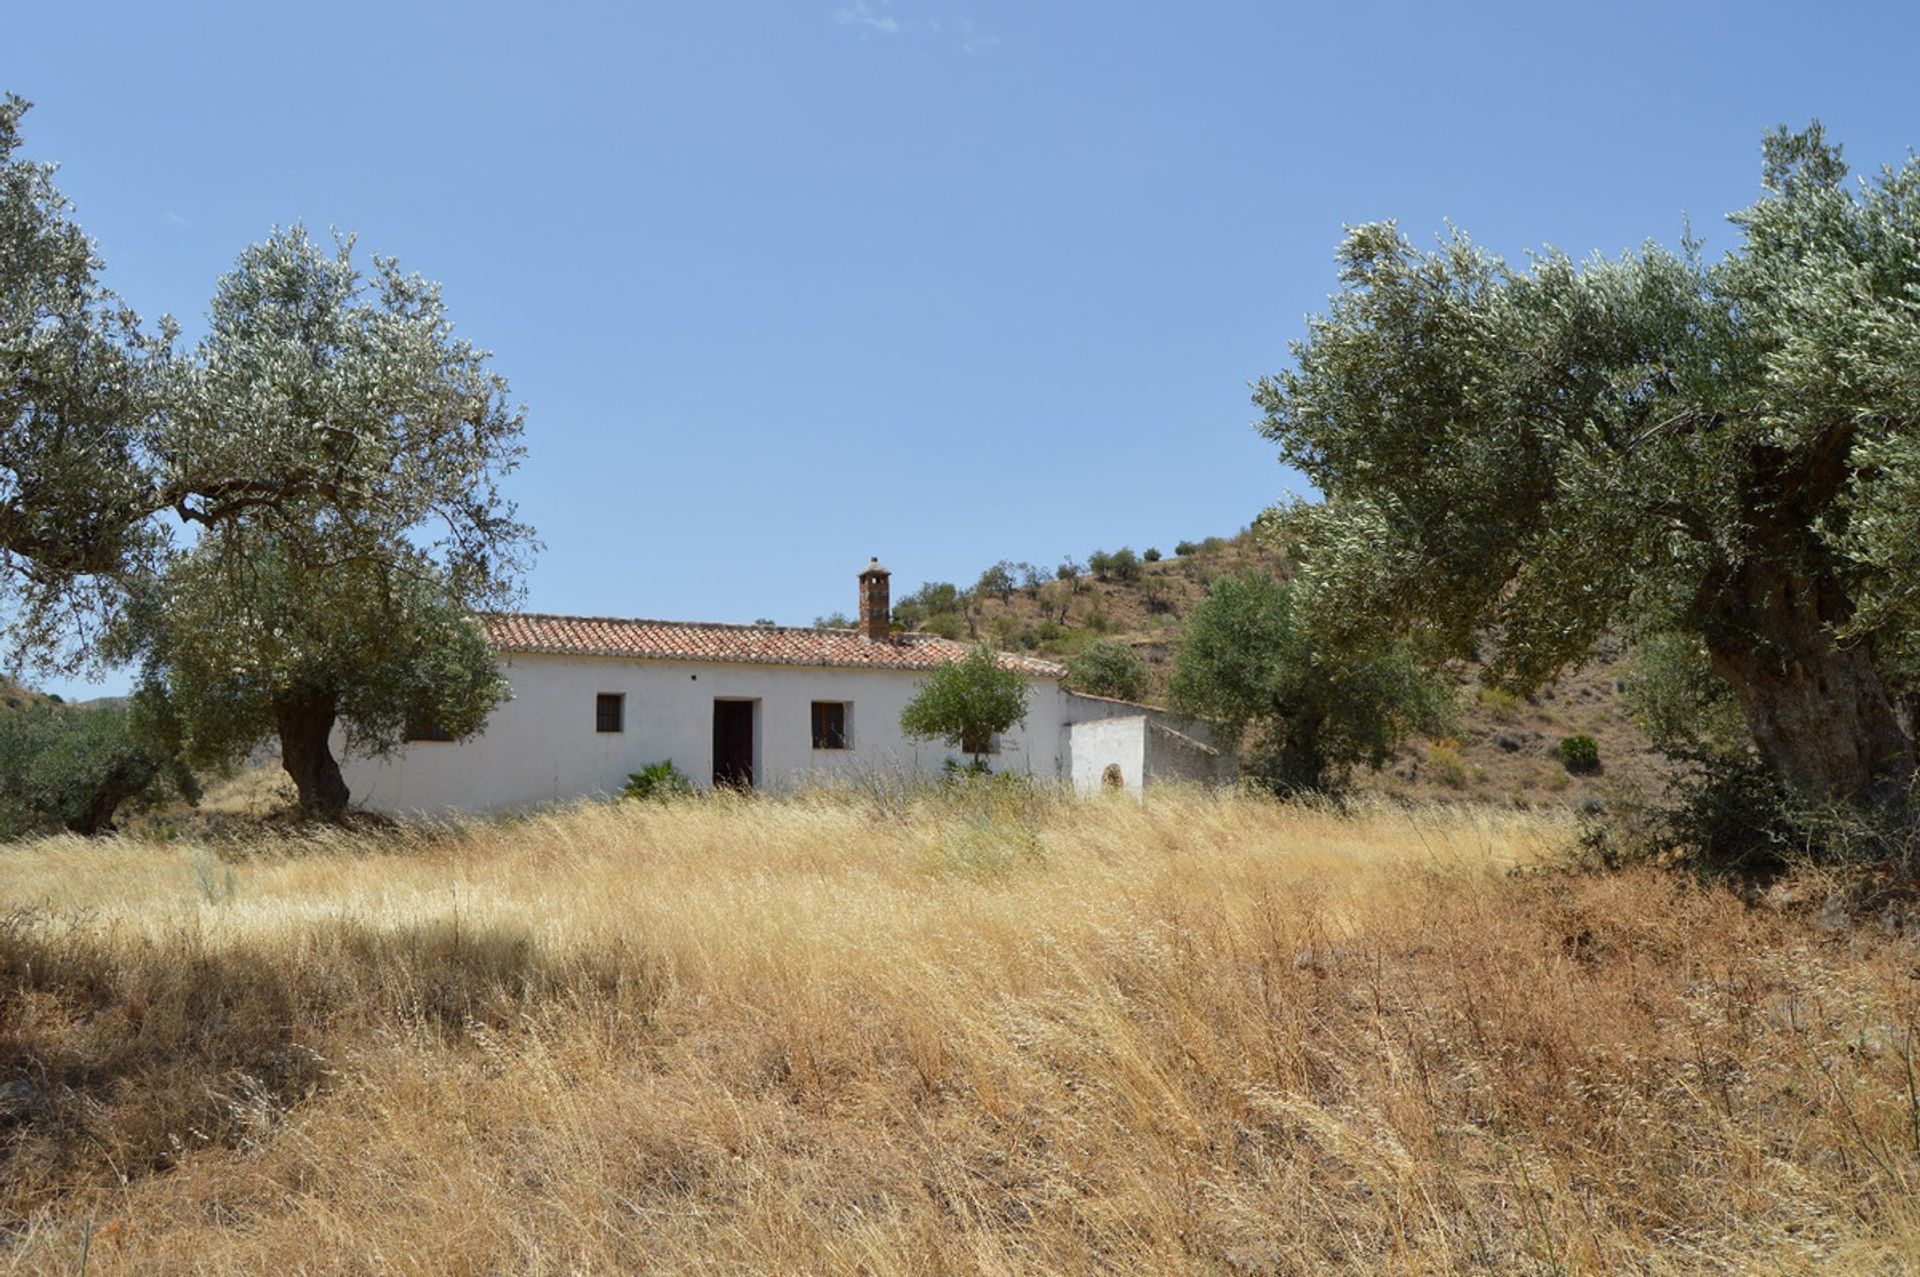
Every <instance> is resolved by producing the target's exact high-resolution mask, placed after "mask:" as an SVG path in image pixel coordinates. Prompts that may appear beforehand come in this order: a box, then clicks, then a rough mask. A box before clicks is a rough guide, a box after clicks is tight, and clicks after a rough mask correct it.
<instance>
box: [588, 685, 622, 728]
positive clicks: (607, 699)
mask: <svg viewBox="0 0 1920 1277" xmlns="http://www.w3.org/2000/svg"><path fill="white" fill-rule="evenodd" d="M626 719H627V698H626V697H625V696H624V695H622V694H621V693H619V692H602V693H600V694H599V695H598V696H596V697H594V698H593V730H595V731H596V732H623V731H625V730H626V729H627V722H626Z"/></svg>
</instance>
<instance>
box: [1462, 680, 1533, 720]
mask: <svg viewBox="0 0 1920 1277" xmlns="http://www.w3.org/2000/svg"><path fill="white" fill-rule="evenodd" d="M1474 699H1475V700H1477V701H1479V702H1480V708H1481V709H1483V710H1485V711H1486V712H1487V716H1488V717H1489V718H1491V719H1493V720H1494V721H1495V722H1499V723H1511V722H1512V721H1513V720H1514V719H1516V718H1518V717H1520V714H1521V712H1522V711H1523V710H1524V709H1525V708H1526V704H1527V702H1526V698H1525V697H1521V696H1516V695H1514V694H1513V693H1512V692H1509V691H1507V690H1506V689H1505V688H1504V687H1482V688H1480V689H1479V690H1477V691H1476V692H1475V693H1474Z"/></svg>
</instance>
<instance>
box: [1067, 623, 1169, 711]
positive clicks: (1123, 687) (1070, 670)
mask: <svg viewBox="0 0 1920 1277" xmlns="http://www.w3.org/2000/svg"><path fill="white" fill-rule="evenodd" d="M1150 681H1151V679H1150V676H1149V675H1148V673H1147V663H1146V662H1145V661H1143V660H1141V659H1140V653H1138V652H1136V651H1134V650H1133V648H1132V647H1130V646H1129V645H1128V644H1125V643H1122V642H1121V641H1120V640H1118V639H1107V638H1103V639H1095V640H1094V641H1093V642H1091V643H1089V644H1087V645H1086V646H1085V647H1084V648H1082V649H1081V650H1080V651H1079V652H1078V653H1077V654H1076V655H1075V656H1074V657H1073V659H1071V660H1069V661H1068V662H1067V686H1069V687H1071V688H1072V689H1073V690H1074V691H1076V692H1086V693H1088V694H1089V695H1092V696H1111V697H1113V698H1114V699H1115V700H1122V701H1137V700H1139V699H1140V698H1141V697H1142V696H1145V695H1146V694H1147V685H1148V683H1149V682H1150Z"/></svg>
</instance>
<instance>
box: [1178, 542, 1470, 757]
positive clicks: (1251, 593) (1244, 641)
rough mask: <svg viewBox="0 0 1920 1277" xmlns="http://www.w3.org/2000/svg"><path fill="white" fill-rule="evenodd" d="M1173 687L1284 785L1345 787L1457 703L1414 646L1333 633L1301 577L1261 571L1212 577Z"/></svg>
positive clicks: (1445, 717) (1181, 701)
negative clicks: (1317, 617) (1328, 637)
mask: <svg viewBox="0 0 1920 1277" xmlns="http://www.w3.org/2000/svg"><path fill="white" fill-rule="evenodd" d="M1167 691H1168V698H1169V699H1170V700H1171V701H1172V703H1173V706H1174V708H1176V709H1178V710H1180V711H1182V712H1184V713H1188V714H1192V715H1194V716H1196V717H1201V718H1206V719H1208V720H1210V721H1211V722H1212V723H1213V724H1214V725H1215V728H1216V731H1217V732H1218V735H1219V739H1221V740H1222V741H1223V742H1224V743H1226V744H1228V745H1230V746H1232V747H1234V748H1235V749H1236V750H1237V751H1238V752H1239V753H1240V754H1241V755H1242V761H1243V765H1244V766H1245V768H1246V770H1247V772H1248V773H1249V774H1250V775H1252V776H1254V777H1255V778H1257V779H1260V780H1262V781H1264V782H1265V783H1266V784H1268V785H1270V786H1271V787H1272V788H1274V789H1275V790H1278V791H1280V792H1282V793H1289V792H1296V791H1324V790H1328V789H1333V788H1336V787H1337V786H1339V784H1340V783H1341V782H1342V781H1343V780H1344V779H1345V777H1346V775H1347V773H1348V772H1349V771H1350V770H1351V768H1352V767H1353V766H1354V765H1355V764H1358V763H1365V764H1367V765H1369V766H1372V767H1376V768H1377V767H1379V766H1380V765H1381V764H1383V763H1384V762H1385V761H1386V760H1387V759H1388V758H1389V757H1390V756H1391V755H1392V753H1393V750H1394V749H1395V747H1396V746H1398V744H1399V743H1400V741H1401V740H1402V739H1404V738H1405V737H1406V736H1407V735H1408V734H1410V733H1416V732H1425V733H1433V732H1437V731H1439V730H1441V729H1443V728H1444V727H1446V726H1447V725H1448V723H1449V722H1450V720H1451V717H1452V710H1453V705H1452V692H1451V689H1450V688H1449V687H1448V685H1447V684H1446V683H1445V682H1444V681H1443V680H1441V679H1439V678H1437V677H1434V676H1432V675H1430V674H1428V673H1427V672H1425V671H1423V670H1422V669H1421V668H1420V666H1419V664H1418V663H1417V662H1416V661H1415V660H1414V659H1413V657H1412V654H1411V652H1410V651H1409V650H1408V649H1407V647H1406V645H1404V644H1402V643H1388V644H1386V645H1385V646H1382V647H1378V648H1365V647H1356V646H1351V645H1345V646H1335V645H1330V644H1327V643H1325V641H1324V640H1323V639H1321V637H1320V636H1319V633H1318V631H1317V630H1316V628H1315V627H1314V626H1313V625H1312V624H1310V623H1309V618H1307V617H1305V616H1303V615H1302V611H1301V605H1300V600H1299V598H1298V596H1297V591H1296V588H1295V587H1294V586H1293V585H1292V583H1290V582H1286V581H1276V580H1274V579H1273V578H1271V577H1266V576H1261V575H1259V574H1257V573H1248V574H1245V575H1242V576H1230V577H1222V578H1220V579H1219V580H1217V581H1215V582H1214V584H1213V588H1212V590H1211V591H1210V592H1209V593H1208V595H1207V597H1206V599H1205V600H1203V601H1202V602H1201V603H1200V605H1199V606H1198V607H1196V608H1195V609H1194V610H1193V612H1192V614H1191V615H1190V616H1189V617H1188V618H1187V630H1186V636H1185V638H1184V640H1183V641H1182V643H1181V645H1180V649H1179V651H1178V652H1176V653H1175V655H1174V667H1173V678H1172V680H1171V681H1170V683H1169V685H1168V689H1167Z"/></svg>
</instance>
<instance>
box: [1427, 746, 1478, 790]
mask: <svg viewBox="0 0 1920 1277" xmlns="http://www.w3.org/2000/svg"><path fill="white" fill-rule="evenodd" d="M1427 766H1428V767H1430V768H1432V769H1433V775H1434V779H1436V780H1438V781H1439V782H1440V783H1441V784H1443V785H1446V786H1448V787H1449V788H1452V789H1464V788H1465V787H1466V784H1467V781H1468V779H1469V778H1470V775H1471V773H1469V771H1468V770H1467V760H1466V759H1464V758H1462V757H1461V756H1460V747H1459V746H1458V745H1456V744H1455V743H1454V742H1452V741H1435V742H1434V743H1433V744H1432V745H1431V746H1429V747H1428V749H1427Z"/></svg>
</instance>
